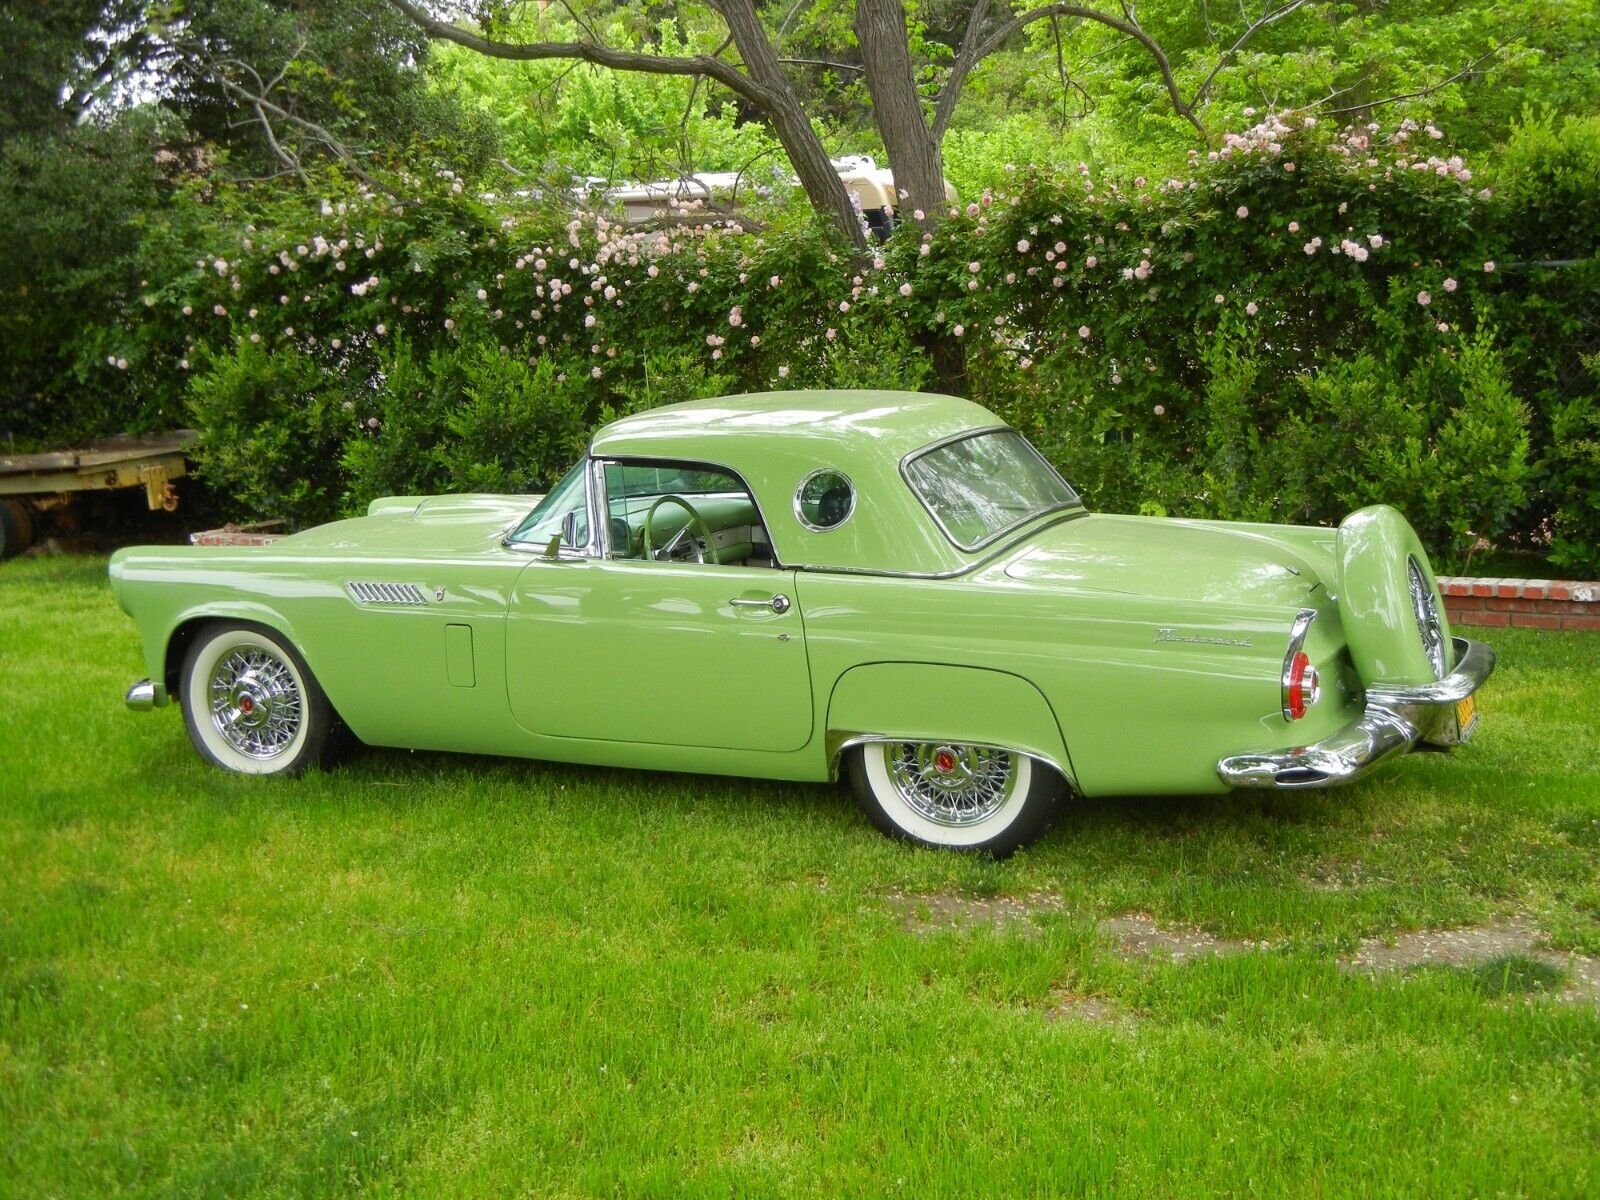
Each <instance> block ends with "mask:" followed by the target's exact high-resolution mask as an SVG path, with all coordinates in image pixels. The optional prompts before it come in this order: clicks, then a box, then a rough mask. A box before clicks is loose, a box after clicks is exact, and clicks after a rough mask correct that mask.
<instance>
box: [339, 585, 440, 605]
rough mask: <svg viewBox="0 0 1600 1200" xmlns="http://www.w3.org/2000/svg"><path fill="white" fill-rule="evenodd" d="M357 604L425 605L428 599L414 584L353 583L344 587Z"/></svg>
mask: <svg viewBox="0 0 1600 1200" xmlns="http://www.w3.org/2000/svg"><path fill="white" fill-rule="evenodd" d="M344 586H345V588H346V589H347V590H348V591H349V592H350V597H351V599H353V600H354V601H355V602H356V603H357V604H426V603H427V602H428V598H427V597H426V596H424V595H423V594H422V589H421V588H419V587H418V586H417V585H416V584H414V583H366V582H353V583H347V584H345V585H344Z"/></svg>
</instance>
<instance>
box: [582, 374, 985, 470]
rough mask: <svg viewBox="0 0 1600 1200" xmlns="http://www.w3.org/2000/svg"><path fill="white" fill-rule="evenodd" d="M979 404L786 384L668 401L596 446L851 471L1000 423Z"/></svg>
mask: <svg viewBox="0 0 1600 1200" xmlns="http://www.w3.org/2000/svg"><path fill="white" fill-rule="evenodd" d="M1004 424H1005V422H1003V421H1001V420H1000V418H999V417H997V416H995V415H994V414H993V413H992V412H990V411H989V410H988V409H986V408H984V407H983V406H982V405H979V404H974V403H973V402H972V401H970V400H962V399H959V398H958V397H955V396H941V395H938V394H936V393H931V392H897V391H855V390H836V391H788V392H755V393H751V394H749V395H744V396H717V397H713V398H710V399H706V400H689V401H685V402H683V403H681V404H667V405H663V406H662V407H660V408H652V409H649V410H648V411H646V412H642V413H636V414H634V415H633V416H629V417H623V418H622V419H621V420H618V421H613V422H612V423H611V424H610V425H607V426H606V427H605V428H603V429H602V430H600V432H599V433H597V434H596V435H595V438H594V442H593V444H592V446H591V450H592V452H593V453H594V454H596V455H597V456H602V457H617V458H631V457H638V458H676V459H688V460H712V461H718V462H721V463H723V464H725V465H727V466H732V467H735V468H739V467H741V466H742V465H743V460H745V459H746V458H747V457H748V456H749V455H751V454H756V455H759V454H762V453H776V454H779V455H782V456H784V457H788V456H790V455H795V454H801V455H805V456H806V457H810V458H814V459H815V460H816V463H817V465H818V466H832V467H836V468H838V469H840V470H843V471H845V472H846V473H847V474H848V473H849V472H850V471H851V470H852V469H855V470H861V469H862V468H864V467H869V466H878V465H887V466H890V467H891V468H897V467H898V465H899V462H900V460H901V459H903V458H904V457H905V456H906V455H907V454H910V453H911V452H912V451H914V450H919V449H921V448H922V447H923V446H926V445H929V444H930V443H932V442H937V441H942V440H944V439H946V438H950V437H956V436H959V435H960V434H962V433H966V432H972V431H976V430H980V429H993V428H995V427H996V426H1000V425H1004Z"/></svg>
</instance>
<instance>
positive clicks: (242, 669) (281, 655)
mask: <svg viewBox="0 0 1600 1200" xmlns="http://www.w3.org/2000/svg"><path fill="white" fill-rule="evenodd" d="M180 687H181V691H180V696H181V699H182V706H183V723H184V725H185V726H186V727H187V728H188V731H189V740H190V741H191V742H192V743H194V748H195V749H196V750H198V751H199V752H200V755H201V757H202V758H205V759H207V760H209V761H210V762H212V763H213V764H215V765H216V766H219V767H221V768H222V769H223V770H225V771H233V772H236V773H237V774H240V775H297V774H299V773H300V772H301V771H304V770H305V769H306V768H307V767H310V766H312V765H313V764H315V763H318V762H320V761H321V759H322V755H323V751H324V749H325V747H326V746H327V744H328V736H329V734H330V733H331V732H332V730H333V724H334V715H333V707H332V705H330V704H329V703H328V698H327V696H325V695H324V694H323V692H322V688H321V687H320V686H318V684H317V680H316V677H315V676H314V675H312V674H311V670H310V668H309V667H307V666H306V664H305V662H304V661H303V660H302V659H301V657H300V656H299V655H298V654H297V653H295V651H294V649H293V647H291V646H290V645H289V644H288V643H287V642H286V641H284V640H283V639H282V638H281V636H280V635H278V634H275V633H273V632H271V631H269V630H267V629H264V628H262V627H261V626H259V625H247V624H244V623H240V622H228V623H219V624H215V625H208V626H207V627H206V628H205V629H203V630H201V631H200V633H199V634H198V635H197V636H196V637H195V639H194V641H193V643H192V644H191V645H190V646H189V652H188V653H187V654H186V655H184V660H183V671H182V675H181V678H180Z"/></svg>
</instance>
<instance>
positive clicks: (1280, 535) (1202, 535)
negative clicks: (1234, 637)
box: [1005, 513, 1334, 607]
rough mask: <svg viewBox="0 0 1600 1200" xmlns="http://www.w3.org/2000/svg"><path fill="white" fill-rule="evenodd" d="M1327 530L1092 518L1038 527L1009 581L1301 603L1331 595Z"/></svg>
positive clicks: (1009, 566) (1014, 561)
mask: <svg viewBox="0 0 1600 1200" xmlns="http://www.w3.org/2000/svg"><path fill="white" fill-rule="evenodd" d="M1333 539H1334V531H1333V530H1331V529H1317V528H1306V527H1299V526H1286V525H1251V524H1242V523H1232V522H1224V521H1180V520H1171V519H1168V518H1164V517H1128V516H1113V515H1104V514H1098V513H1091V514H1087V515H1085V516H1082V517H1079V518H1077V519H1075V520H1071V521H1064V522H1062V523H1060V524H1057V525H1052V526H1050V527H1048V528H1046V529H1044V530H1042V531H1041V532H1040V533H1039V534H1038V535H1037V536H1036V537H1033V538H1030V539H1029V540H1028V541H1027V542H1026V543H1025V544H1024V546H1023V547H1022V549H1021V550H1020V552H1019V553H1017V554H1015V555H1013V556H1012V557H1011V558H1010V559H1009V560H1008V561H1007V563H1006V566H1005V573H1006V574H1007V575H1008V576H1010V577H1011V578H1012V579H1017V580H1026V581H1030V582H1037V583H1051V584H1062V585H1068V586H1072V587H1076V588H1085V589H1091V590H1094V591H1099V592H1114V593H1121V594H1124V595H1131V596H1160V597H1169V598H1172V599H1175V600H1205V601H1218V602H1226V603H1234V604H1239V603H1243V604H1262V605H1272V606H1275V607H1300V606H1305V605H1309V604H1311V603H1313V602H1314V599H1315V598H1320V599H1322V600H1324V601H1325V600H1326V599H1327V588H1328V587H1329V586H1330V585H1331V581H1332V579H1333V570H1334V568H1333V554H1332V551H1333Z"/></svg>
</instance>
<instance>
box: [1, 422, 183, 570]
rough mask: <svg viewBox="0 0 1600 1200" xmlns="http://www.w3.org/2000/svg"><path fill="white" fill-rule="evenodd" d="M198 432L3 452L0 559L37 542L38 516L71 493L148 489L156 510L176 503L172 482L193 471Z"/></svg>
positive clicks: (169, 432)
mask: <svg viewBox="0 0 1600 1200" xmlns="http://www.w3.org/2000/svg"><path fill="white" fill-rule="evenodd" d="M199 436H200V435H199V433H198V432H196V431H195V430H193V429H169V430H166V431H164V432H161V433H141V434H122V435H119V436H117V437H109V438H103V439H101V440H100V441H96V442H91V443H89V444H88V445H86V446H80V447H78V448H76V449H71V450H48V451H45V452H44V453H41V454H14V455H6V456H0V558H9V557H10V556H11V555H13V554H20V553H21V552H22V551H23V550H25V549H27V548H28V546H29V544H30V543H31V542H32V541H33V533H34V528H35V524H36V522H35V515H36V514H37V513H39V512H41V511H43V510H46V509H49V508H52V507H57V506H59V505H60V504H62V503H63V502H64V501H65V499H66V497H67V496H68V495H70V494H71V493H73V492H88V491H105V490H110V489H116V488H137V487H142V488H144V492H145V499H146V501H147V502H148V503H149V505H150V508H151V509H152V510H155V509H158V508H159V509H165V510H166V511H168V512H171V511H172V510H173V509H175V508H177V507H178V493H177V492H176V491H174V490H173V487H172V481H173V480H174V479H181V478H182V477H183V476H184V475H186V474H188V471H189V460H188V457H187V451H188V449H189V447H190V446H192V445H194V443H195V440H196V439H197V438H198V437H199Z"/></svg>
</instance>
